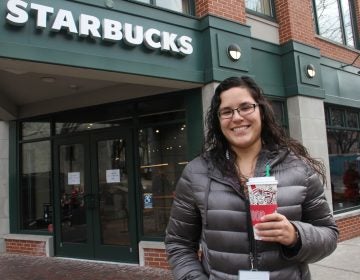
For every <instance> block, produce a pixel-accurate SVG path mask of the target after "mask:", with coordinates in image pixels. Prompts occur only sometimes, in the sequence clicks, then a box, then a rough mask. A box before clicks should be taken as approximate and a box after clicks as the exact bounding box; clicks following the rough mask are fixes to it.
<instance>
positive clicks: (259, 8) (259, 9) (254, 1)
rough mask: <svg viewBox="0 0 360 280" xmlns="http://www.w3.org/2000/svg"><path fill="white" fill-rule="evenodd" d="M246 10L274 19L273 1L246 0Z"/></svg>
mask: <svg viewBox="0 0 360 280" xmlns="http://www.w3.org/2000/svg"><path fill="white" fill-rule="evenodd" d="M245 6H246V9H248V10H250V11H254V12H256V13H259V14H263V15H265V16H269V17H273V16H274V13H273V5H272V0H245Z"/></svg>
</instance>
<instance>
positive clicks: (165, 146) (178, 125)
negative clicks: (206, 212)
mask: <svg viewBox="0 0 360 280" xmlns="http://www.w3.org/2000/svg"><path fill="white" fill-rule="evenodd" d="M174 116H177V117H179V112H177V113H175V114H174V113H166V114H162V115H161V118H162V119H163V120H164V119H166V120H169V119H174ZM182 116H183V117H185V112H184V111H183V114H182ZM150 119H153V117H152V116H151V117H150ZM155 120H156V119H155ZM148 121H149V117H146V118H144V119H143V120H142V123H144V124H145V123H147V122H148ZM138 135H139V136H138V137H139V156H140V177H141V186H142V196H143V207H142V215H143V233H144V235H146V236H152V237H154V236H156V237H158V236H163V235H164V233H165V229H166V226H167V223H168V220H169V217H170V209H171V205H172V202H173V198H174V193H175V186H176V183H177V181H178V179H179V177H180V175H181V172H182V171H183V168H184V167H185V165H186V164H187V160H186V145H185V144H186V137H187V132H186V125H185V124H184V122H183V121H181V119H179V118H178V120H177V121H175V122H174V121H172V122H171V123H164V124H160V123H158V124H156V125H151V126H146V127H143V128H141V129H140V130H139V132H138Z"/></svg>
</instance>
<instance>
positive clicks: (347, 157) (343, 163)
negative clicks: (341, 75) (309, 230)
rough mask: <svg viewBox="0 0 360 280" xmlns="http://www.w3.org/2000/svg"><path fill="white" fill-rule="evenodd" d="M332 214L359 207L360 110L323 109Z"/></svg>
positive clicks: (330, 107) (326, 107)
mask: <svg viewBox="0 0 360 280" xmlns="http://www.w3.org/2000/svg"><path fill="white" fill-rule="evenodd" d="M325 113H326V114H325V116H326V126H327V140H328V149H329V162H330V177H331V190H332V198H333V209H334V212H335V213H336V212H337V213H340V212H344V211H348V210H353V209H355V208H359V206H360V196H359V184H360V144H359V143H360V127H359V117H360V110H357V111H356V110H354V109H350V108H345V107H335V106H330V105H329V106H325Z"/></svg>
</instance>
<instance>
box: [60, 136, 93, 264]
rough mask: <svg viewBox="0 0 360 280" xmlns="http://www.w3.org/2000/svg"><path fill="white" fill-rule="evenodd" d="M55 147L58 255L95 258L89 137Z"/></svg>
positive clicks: (73, 138)
mask: <svg viewBox="0 0 360 280" xmlns="http://www.w3.org/2000/svg"><path fill="white" fill-rule="evenodd" d="M54 148H55V157H54V158H55V163H54V168H55V173H54V175H55V200H54V202H55V203H54V204H55V217H56V223H55V240H56V254H57V255H60V256H69V257H80V258H88V257H90V256H91V255H92V244H93V242H94V240H93V235H92V227H93V218H92V216H93V213H92V211H93V209H94V208H95V201H94V198H93V195H92V186H91V178H90V157H89V155H90V154H89V148H90V145H89V139H88V137H71V138H68V139H64V140H57V141H56V142H55V145H54Z"/></svg>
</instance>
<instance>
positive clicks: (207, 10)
mask: <svg viewBox="0 0 360 280" xmlns="http://www.w3.org/2000/svg"><path fill="white" fill-rule="evenodd" d="M195 14H196V16H198V17H203V16H206V15H214V16H218V17H222V18H226V19H229V20H233V21H237V22H240V23H246V13H245V1H244V0H231V1H229V0H197V1H195Z"/></svg>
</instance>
